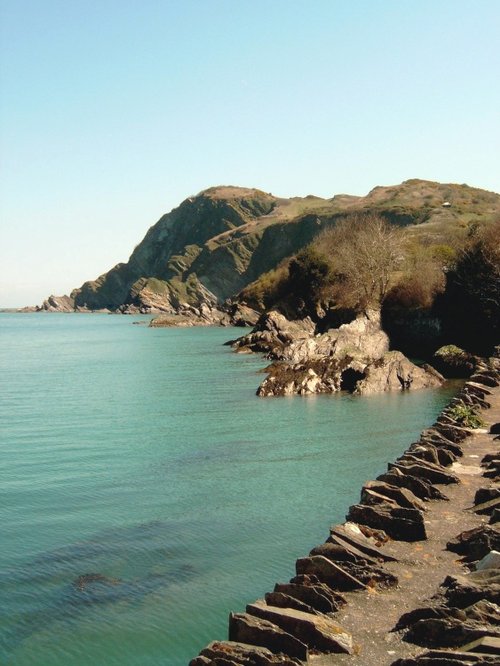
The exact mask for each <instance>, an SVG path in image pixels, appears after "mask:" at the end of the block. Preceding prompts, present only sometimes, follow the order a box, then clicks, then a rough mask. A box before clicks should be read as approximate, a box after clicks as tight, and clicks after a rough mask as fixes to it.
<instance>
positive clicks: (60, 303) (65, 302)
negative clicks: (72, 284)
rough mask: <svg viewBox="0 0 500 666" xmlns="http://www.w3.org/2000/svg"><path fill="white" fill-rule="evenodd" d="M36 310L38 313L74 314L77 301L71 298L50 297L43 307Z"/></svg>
mask: <svg viewBox="0 0 500 666" xmlns="http://www.w3.org/2000/svg"><path fill="white" fill-rule="evenodd" d="M35 309H36V310H37V311H38V312H41V311H44V312H74V311H75V301H74V300H73V298H71V296H49V297H48V298H47V300H45V301H44V302H43V303H42V305H40V306H38V307H36V308H35Z"/></svg>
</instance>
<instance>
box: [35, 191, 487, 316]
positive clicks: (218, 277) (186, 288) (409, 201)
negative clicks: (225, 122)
mask: <svg viewBox="0 0 500 666" xmlns="http://www.w3.org/2000/svg"><path fill="white" fill-rule="evenodd" d="M444 202H449V203H451V206H447V207H443V203H444ZM356 211H372V212H375V213H380V214H382V215H384V216H385V217H386V218H388V219H389V220H390V221H392V222H394V223H396V224H401V225H418V226H415V233H418V234H420V235H422V234H423V235H429V237H432V239H433V241H435V242H439V239H440V238H441V237H442V238H448V237H449V236H450V234H458V235H460V234H462V235H463V234H465V233H466V231H467V225H468V224H471V223H475V222H477V223H482V222H484V221H488V220H489V219H492V217H494V216H495V215H498V214H500V196H499V195H497V194H494V193H491V192H484V191H483V190H478V189H475V188H471V187H468V186H466V185H442V184H440V183H432V182H429V181H421V180H410V181H406V182H405V183H403V184H401V185H396V186H393V187H377V188H375V189H373V190H372V191H371V192H370V193H369V194H368V195H367V196H366V197H353V196H348V195H337V196H335V197H333V198H332V199H321V198H319V197H314V196H308V197H304V198H299V197H294V198H291V199H283V198H278V197H275V196H273V195H271V194H267V193H265V192H262V191H260V190H255V189H248V188H242V187H215V188H211V189H208V190H205V191H204V192H201V193H200V194H198V195H197V196H194V197H190V198H189V199H186V200H185V201H184V202H182V203H181V204H180V206H179V207H178V208H175V209H174V210H172V211H171V212H170V213H167V214H166V215H164V216H163V217H161V218H160V220H159V221H158V222H157V223H156V224H155V225H153V226H152V227H151V228H150V229H149V231H148V232H147V233H146V235H145V237H144V239H143V240H142V241H141V242H140V243H139V245H138V246H137V247H136V248H135V250H134V251H133V252H132V255H131V256H130V258H129V260H128V261H127V262H126V263H121V264H118V265H117V266H115V267H114V268H112V269H111V270H110V271H108V272H107V273H104V274H103V275H101V276H100V277H98V278H97V279H96V280H93V281H89V282H85V284H83V285H82V286H81V287H79V288H78V289H75V290H74V291H73V292H72V293H71V296H70V299H71V300H70V301H69V307H71V303H72V304H73V307H74V308H76V309H89V310H99V309H109V310H111V311H127V312H134V311H139V312H166V313H172V312H176V311H178V309H179V308H182V307H185V306H186V305H191V306H194V307H199V306H200V305H201V304H203V303H206V304H209V305H210V306H211V305H213V303H215V302H219V303H220V302H222V301H224V300H225V299H227V298H228V297H233V296H235V295H236V294H237V293H238V292H239V291H240V290H241V289H242V288H243V287H245V286H247V285H248V284H250V283H252V282H253V281H254V280H256V279H257V278H259V277H260V276H261V275H262V273H264V272H266V271H268V270H270V269H272V268H274V267H275V266H276V265H277V264H278V263H279V262H280V261H281V260H282V259H284V258H286V257H289V256H291V255H292V254H294V253H296V252H297V251H298V250H299V249H301V248H302V247H304V246H305V245H307V244H308V243H309V242H310V241H311V240H312V239H313V238H314V237H315V236H316V235H317V233H318V232H319V231H320V230H321V229H322V228H324V226H325V225H329V224H334V223H335V220H336V219H338V217H339V216H340V217H341V216H344V215H346V214H347V213H351V212H356ZM51 298H54V297H51ZM42 307H44V309H45V306H42ZM48 307H50V308H52V307H54V308H55V309H56V310H57V309H59V307H58V306H52V305H49V306H48ZM66 307H68V302H66V301H65V302H64V304H63V303H62V304H61V308H60V309H64V308H66Z"/></svg>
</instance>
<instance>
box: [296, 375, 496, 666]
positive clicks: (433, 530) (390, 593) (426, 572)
mask: <svg viewBox="0 0 500 666" xmlns="http://www.w3.org/2000/svg"><path fill="white" fill-rule="evenodd" d="M490 390H491V392H492V393H491V395H490V396H488V401H489V402H490V404H491V408H490V409H486V410H483V411H482V412H481V415H482V417H483V419H484V421H485V422H486V423H487V425H488V428H487V429H483V430H481V431H476V432H475V433H474V434H473V435H471V436H470V437H468V438H467V439H466V440H465V441H464V442H462V444H461V446H462V448H463V450H464V456H463V458H461V459H460V460H459V462H457V463H455V464H454V465H453V466H452V467H451V468H448V469H450V470H451V471H453V472H454V473H455V474H456V475H457V476H459V478H460V481H461V483H460V484H454V485H447V486H439V488H440V489H441V490H442V491H443V492H444V493H445V495H447V497H449V499H450V501H449V502H446V501H439V500H437V501H436V500H435V501H432V502H428V503H427V506H428V511H427V512H426V514H425V527H426V530H427V535H428V539H427V540H426V541H421V542H416V543H406V542H402V541H393V542H391V543H390V546H389V547H385V548H384V550H385V551H387V552H388V553H389V554H391V555H394V556H395V557H397V558H398V559H399V562H391V563H387V564H385V565H384V568H386V569H387V570H388V571H390V572H391V573H393V574H395V575H396V576H398V578H399V586H398V587H397V588H396V589H392V590H387V591H369V592H351V593H347V594H346V595H345V596H346V598H347V600H348V604H347V606H346V607H345V608H344V609H342V610H341V611H340V612H339V613H338V614H336V616H335V619H336V621H338V623H339V624H340V625H341V626H342V627H343V628H345V629H346V630H347V631H349V632H351V633H352V636H353V639H354V642H355V644H357V646H358V650H357V654H355V655H338V654H331V655H322V656H313V657H311V658H310V660H309V663H310V664H312V665H313V666H333V665H337V664H350V665H353V666H389V665H390V664H392V662H393V661H395V660H396V659H397V658H399V657H409V656H414V655H416V654H419V653H421V652H424V651H425V650H424V649H423V648H419V647H417V646H415V645H412V644H411V643H405V642H403V641H401V639H400V637H399V635H398V634H395V633H391V629H392V628H393V627H394V625H395V624H396V622H397V620H398V619H399V617H400V616H401V615H402V614H403V613H405V612H407V611H409V610H412V609H415V608H418V607H419V606H423V605H427V600H429V599H430V597H432V596H433V595H434V594H435V593H436V592H437V590H438V587H439V585H440V584H441V583H442V581H443V580H444V579H445V577H446V576H447V575H450V574H451V575H453V574H459V573H465V572H466V569H465V567H464V566H463V565H462V564H461V563H460V561H459V558H458V556H457V555H456V554H454V553H451V552H449V551H447V550H445V548H446V543H447V542H448V541H449V540H450V539H452V538H454V537H456V536H457V535H458V534H459V533H460V532H462V531H463V530H467V529H472V528H474V527H478V526H480V525H481V524H484V523H487V522H488V519H489V516H478V515H476V514H475V513H473V512H471V511H468V510H467V509H469V508H470V507H471V505H472V502H473V498H474V494H475V492H476V490H477V489H478V488H480V487H485V486H488V485H490V484H492V481H490V480H489V479H486V478H484V477H483V476H482V471H484V470H482V469H481V467H480V466H479V464H480V461H481V459H482V457H483V456H484V455H485V454H487V453H492V452H494V451H498V450H499V448H500V442H498V441H494V440H493V437H494V436H493V435H490V434H488V433H487V430H488V429H489V426H490V424H492V423H497V422H500V387H497V388H495V389H490Z"/></svg>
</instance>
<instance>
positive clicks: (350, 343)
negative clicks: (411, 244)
mask: <svg viewBox="0 0 500 666" xmlns="http://www.w3.org/2000/svg"><path fill="white" fill-rule="evenodd" d="M232 345H233V347H234V349H235V350H236V351H238V352H240V353H243V352H249V351H252V352H255V351H257V352H263V353H264V354H266V356H267V358H269V359H272V360H273V363H272V364H271V365H270V366H268V367H267V368H266V372H267V373H268V374H267V377H266V378H265V379H264V380H263V381H262V383H261V384H260V386H259V388H258V390H257V394H258V395H259V396H284V395H308V394H313V393H335V392H337V391H341V390H347V391H350V392H352V393H357V394H359V395H362V394H363V395H367V394H370V393H379V392H384V391H408V390H410V389H419V388H430V387H436V386H439V385H441V384H442V383H443V381H444V378H443V377H442V376H441V375H440V374H439V373H438V372H437V371H436V370H434V369H433V368H432V367H431V366H429V365H425V364H424V365H423V366H422V367H419V366H417V365H415V364H414V363H412V362H411V361H410V360H408V359H407V358H406V357H405V356H404V355H403V354H402V353H401V352H399V351H389V338H388V336H387V334H386V333H385V332H384V331H383V330H382V328H381V322H380V312H378V311H376V310H367V311H366V312H364V313H362V314H359V315H358V316H357V317H356V318H355V319H353V320H352V321H351V322H350V323H347V324H342V325H341V326H340V327H338V328H332V329H329V330H328V331H326V332H325V333H316V329H315V326H314V324H313V322H312V321H311V319H309V318H306V319H303V320H297V321H289V320H288V319H286V317H285V316H284V315H282V314H280V313H279V312H269V313H266V314H264V315H263V316H262V317H261V318H260V319H259V321H258V322H257V324H256V326H255V327H254V329H253V330H252V331H251V332H250V333H248V334H247V335H244V336H243V337H241V338H239V339H238V340H235V341H233V342H232Z"/></svg>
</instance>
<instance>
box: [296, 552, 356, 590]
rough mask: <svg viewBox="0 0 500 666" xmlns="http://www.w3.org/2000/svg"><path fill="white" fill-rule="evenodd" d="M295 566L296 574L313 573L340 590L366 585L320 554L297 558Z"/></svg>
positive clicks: (334, 588)
mask: <svg viewBox="0 0 500 666" xmlns="http://www.w3.org/2000/svg"><path fill="white" fill-rule="evenodd" d="M295 567H296V571H297V574H313V575H314V576H317V578H318V579H319V580H320V581H321V582H323V583H326V584H327V585H328V586H329V587H331V588H332V589H333V590H339V591H340V592H346V591H348V590H360V589H363V588H365V587H366V586H365V585H364V583H362V582H361V581H360V580H358V579H357V578H355V577H354V576H352V575H351V574H350V573H348V572H347V571H346V570H345V568H343V567H341V566H340V565H338V564H335V563H334V562H332V561H331V560H329V559H327V558H326V557H323V556H322V555H314V556H313V557H303V558H301V559H298V560H297V562H296V564H295Z"/></svg>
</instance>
